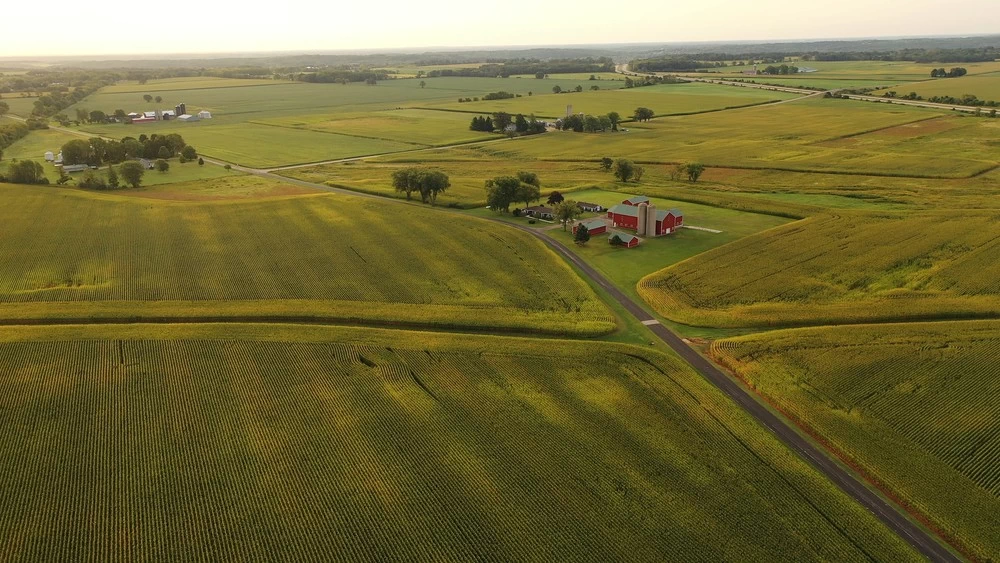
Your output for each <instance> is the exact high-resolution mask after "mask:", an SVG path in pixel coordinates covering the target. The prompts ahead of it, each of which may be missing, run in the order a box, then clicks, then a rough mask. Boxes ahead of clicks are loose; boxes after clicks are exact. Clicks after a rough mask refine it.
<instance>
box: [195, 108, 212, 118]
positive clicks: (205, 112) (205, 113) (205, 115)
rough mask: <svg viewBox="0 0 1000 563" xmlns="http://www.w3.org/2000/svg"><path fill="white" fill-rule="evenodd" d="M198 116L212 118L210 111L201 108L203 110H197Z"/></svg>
mask: <svg viewBox="0 0 1000 563" xmlns="http://www.w3.org/2000/svg"><path fill="white" fill-rule="evenodd" d="M198 117H199V118H200V119H212V112H210V111H208V110H205V109H203V110H201V111H199V112H198Z"/></svg>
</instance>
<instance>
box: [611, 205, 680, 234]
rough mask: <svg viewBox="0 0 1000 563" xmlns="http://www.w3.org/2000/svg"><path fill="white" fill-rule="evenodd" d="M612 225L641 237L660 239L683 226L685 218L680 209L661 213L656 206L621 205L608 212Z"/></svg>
mask: <svg viewBox="0 0 1000 563" xmlns="http://www.w3.org/2000/svg"><path fill="white" fill-rule="evenodd" d="M608 219H610V220H611V225H612V226H614V227H621V228H623V229H633V230H635V231H636V234H638V235H641V236H649V237H658V236H663V235H669V234H670V233H672V232H674V231H676V230H677V229H679V228H680V227H681V225H683V223H684V216H683V215H682V214H681V212H680V210H679V209H668V210H666V211H659V210H657V209H656V206H655V205H647V204H646V203H640V204H639V205H628V204H621V205H616V206H614V207H612V208H611V209H609V210H608Z"/></svg>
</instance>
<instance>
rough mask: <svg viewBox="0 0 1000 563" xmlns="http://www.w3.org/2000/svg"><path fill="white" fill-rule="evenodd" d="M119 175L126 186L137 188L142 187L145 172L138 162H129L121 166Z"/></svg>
mask: <svg viewBox="0 0 1000 563" xmlns="http://www.w3.org/2000/svg"><path fill="white" fill-rule="evenodd" d="M119 173H120V174H121V177H122V180H125V183H126V184H128V185H130V186H132V187H133V188H138V187H139V186H141V185H142V176H143V174H145V173H146V170H145V169H144V168H143V167H142V164H139V162H138V161H135V160H129V161H128V162H125V163H123V164H122V165H121V168H120V169H119Z"/></svg>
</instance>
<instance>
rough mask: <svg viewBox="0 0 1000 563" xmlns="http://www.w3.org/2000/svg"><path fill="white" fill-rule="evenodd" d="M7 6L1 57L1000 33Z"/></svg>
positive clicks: (886, 20) (395, 8)
mask: <svg viewBox="0 0 1000 563" xmlns="http://www.w3.org/2000/svg"><path fill="white" fill-rule="evenodd" d="M5 4H7V5H5V6H4V8H3V10H2V11H0V21H2V22H3V25H2V26H0V57H18V56H48V55H108V54H117V55H128V56H141V55H144V54H154V53H237V52H243V51H252V52H264V51H321V50H338V49H366V50H367V49H398V48H406V49H414V50H419V49H421V48H424V47H465V46H517V45H573V44H591V45H592V44H600V43H669V42H676V41H684V42H687V41H741V40H786V39H827V38H857V37H899V36H931V35H980V34H992V33H1000V14H998V4H997V2H996V0H966V1H964V2H961V3H958V4H955V3H954V2H947V3H946V2H944V1H942V0H875V1H873V0H821V1H817V0H801V1H796V2H792V1H789V0H695V1H692V0H686V1H677V0H613V1H608V0H605V1H601V2H597V1H594V0H503V1H502V2H490V1H484V0H462V1H457V0H419V1H412V0H405V1H404V0H368V1H364V0H346V1H345V0H339V1H338V0H281V1H278V2H266V3H264V2H261V3H259V4H258V3H255V2H235V1H231V0H201V1H199V2H173V3H171V2H168V3H164V4H157V5H155V6H154V5H143V4H141V3H136V2H135V1H134V0H102V1H100V2H99V3H97V4H95V5H83V4H80V3H79V2H78V1H75V0H74V1H72V2H71V1H70V0H48V1H47V2H45V5H44V12H43V13H40V12H39V8H38V6H37V5H35V4H34V3H32V2H23V1H21V2H10V3H5ZM174 6H177V7H182V8H183V13H179V10H175V9H173V7H174ZM258 6H263V7H258ZM95 8H96V9H95ZM72 14H78V17H73V15H72ZM19 21H20V22H24V25H18V24H17V23H16V22H19Z"/></svg>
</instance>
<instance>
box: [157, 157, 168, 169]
mask: <svg viewBox="0 0 1000 563" xmlns="http://www.w3.org/2000/svg"><path fill="white" fill-rule="evenodd" d="M156 169H157V170H159V171H160V172H166V171H167V170H170V163H169V162H167V161H166V160H163V159H162V158H160V159H157V161H156Z"/></svg>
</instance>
